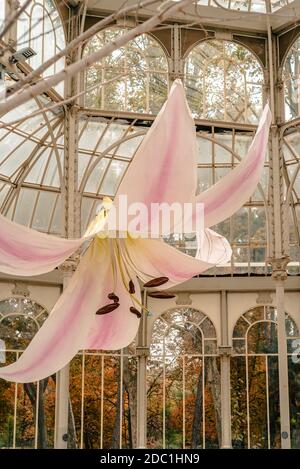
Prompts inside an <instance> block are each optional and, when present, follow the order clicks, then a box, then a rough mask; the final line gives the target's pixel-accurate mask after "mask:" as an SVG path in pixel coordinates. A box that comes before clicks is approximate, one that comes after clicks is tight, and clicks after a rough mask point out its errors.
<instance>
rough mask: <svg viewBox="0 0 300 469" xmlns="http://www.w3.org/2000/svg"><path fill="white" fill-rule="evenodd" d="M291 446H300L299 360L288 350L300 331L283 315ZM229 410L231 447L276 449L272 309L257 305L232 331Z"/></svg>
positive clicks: (275, 353) (277, 421)
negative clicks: (286, 352)
mask: <svg viewBox="0 0 300 469" xmlns="http://www.w3.org/2000/svg"><path fill="white" fill-rule="evenodd" d="M285 324H286V339H287V350H288V363H289V391H290V415H291V439H292V447H300V446H299V445H300V441H299V431H300V418H299V411H300V393H299V379H300V364H299V363H294V361H295V360H293V356H292V354H293V352H295V348H296V346H297V344H298V341H297V339H298V338H299V331H298V328H297V326H296V324H295V322H294V321H293V320H292V319H291V318H290V316H288V315H287V314H286V322H285ZM233 351H234V356H233V357H232V360H231V414H232V442H233V447H234V448H280V441H281V440H280V407H279V376H278V344H277V312H276V309H275V308H274V307H272V306H258V307H255V308H253V309H250V310H249V311H247V312H246V313H245V314H243V315H242V316H241V317H240V318H239V320H238V321H237V323H236V325H235V328H234V331H233Z"/></svg>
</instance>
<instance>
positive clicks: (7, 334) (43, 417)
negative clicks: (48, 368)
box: [0, 297, 55, 448]
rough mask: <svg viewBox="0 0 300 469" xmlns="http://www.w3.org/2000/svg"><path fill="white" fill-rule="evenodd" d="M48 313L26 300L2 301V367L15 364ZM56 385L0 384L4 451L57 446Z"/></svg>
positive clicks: (48, 381) (0, 434) (0, 436)
mask: <svg viewBox="0 0 300 469" xmlns="http://www.w3.org/2000/svg"><path fill="white" fill-rule="evenodd" d="M47 316H48V312H47V311H46V309H45V308H44V307H43V306H41V305H39V304H38V303H36V302H35V301H33V300H31V299H30V298H26V297H11V298H8V299H4V300H1V301H0V356H1V360H0V362H1V365H9V364H10V363H12V362H14V361H15V360H16V359H17V358H18V357H19V356H20V355H21V353H22V351H23V350H24V349H25V348H26V347H27V345H28V344H29V343H30V342H31V340H32V338H33V337H34V335H35V334H36V332H37V331H38V329H39V328H40V327H41V325H42V324H43V322H44V321H45V320H46V318H47ZM54 419H55V381H54V379H52V378H51V377H49V378H46V379H43V380H42V381H39V382H38V383H26V384H17V383H9V382H7V381H4V380H0V448H1V447H2V448H50V447H53V445H54Z"/></svg>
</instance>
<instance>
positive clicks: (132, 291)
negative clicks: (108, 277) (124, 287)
mask: <svg viewBox="0 0 300 469" xmlns="http://www.w3.org/2000/svg"><path fill="white" fill-rule="evenodd" d="M129 293H130V295H133V294H134V293H135V288H134V283H133V281H132V280H130V281H129Z"/></svg>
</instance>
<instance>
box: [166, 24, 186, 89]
mask: <svg viewBox="0 0 300 469" xmlns="http://www.w3.org/2000/svg"><path fill="white" fill-rule="evenodd" d="M169 71H170V72H169V78H170V86H171V84H172V82H173V81H174V80H176V78H181V79H182V78H183V60H182V59H181V29H180V27H179V26H178V25H177V24H175V25H174V26H173V27H172V29H171V58H170V59H169Z"/></svg>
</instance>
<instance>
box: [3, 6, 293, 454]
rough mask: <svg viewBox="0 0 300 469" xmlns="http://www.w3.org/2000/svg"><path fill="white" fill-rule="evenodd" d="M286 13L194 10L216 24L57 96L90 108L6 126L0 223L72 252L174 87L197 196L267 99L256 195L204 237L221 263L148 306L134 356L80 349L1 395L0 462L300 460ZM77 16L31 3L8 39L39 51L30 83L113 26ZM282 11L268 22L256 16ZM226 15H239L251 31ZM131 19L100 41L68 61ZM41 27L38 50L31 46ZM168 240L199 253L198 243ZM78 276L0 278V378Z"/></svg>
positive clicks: (139, 51) (146, 46) (108, 66)
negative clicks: (34, 455)
mask: <svg viewBox="0 0 300 469" xmlns="http://www.w3.org/2000/svg"><path fill="white" fill-rule="evenodd" d="M65 3H67V2H65ZM110 3H112V4H113V5H115V4H116V5H117V0H114V1H113V2H110ZM296 3H297V2H296V1H295V2H289V1H284V2H283V1H282V2H281V1H275V0H274V1H273V0H272V1H263V0H261V1H260V0H255V1H247V2H233V1H222V2H221V1H219V0H218V1H216V0H205V1H204V0H203V1H201V2H200V4H199V8H201V11H204V10H205V11H206V12H207V14H208V15H209V17H210V18H212V19H213V18H215V19H218V21H216V22H215V23H213V22H212V23H209V25H208V26H206V25H205V24H204V25H203V24H201V25H200V24H198V23H199V22H198V23H197V22H196V24H194V23H193V25H189V24H187V23H186V22H184V20H183V19H182V18H177V19H178V21H177V20H176V24H173V22H169V23H166V24H164V25H162V26H161V27H160V28H157V29H156V30H155V31H152V32H151V34H149V35H143V36H140V37H137V38H136V39H135V40H134V41H132V42H130V43H129V44H127V45H126V46H125V47H124V48H123V49H121V50H118V51H115V52H114V53H113V54H112V55H111V56H109V57H107V58H105V59H104V60H103V61H102V62H101V63H96V64H94V65H93V66H91V67H90V68H89V69H87V70H86V71H85V74H83V75H82V76H78V77H75V78H73V79H71V80H67V81H66V82H65V83H64V90H65V91H64V92H65V96H70V95H71V94H72V93H73V94H74V93H75V91H78V90H79V91H80V90H83V89H86V90H87V89H89V88H90V87H93V90H91V91H88V92H87V94H86V95H85V98H84V99H82V100H81V99H79V100H78V101H77V102H75V103H73V104H71V105H68V106H60V107H59V108H57V109H56V110H55V112H52V111H47V112H46V111H44V112H43V113H42V114H39V115H38V116H35V117H31V118H29V119H27V120H25V121H19V122H15V121H16V120H18V119H20V118H22V117H24V115H30V114H31V113H32V112H34V111H35V110H37V109H40V108H41V107H44V106H46V105H49V104H51V103H52V102H53V100H55V101H57V102H61V101H62V100H63V88H62V87H59V88H57V89H56V90H50V91H49V93H47V96H46V95H43V96H40V97H38V98H36V99H35V100H32V101H30V102H28V103H27V104H26V105H23V106H22V107H19V108H17V109H15V110H13V111H11V112H10V113H9V114H7V115H5V116H1V117H0V120H1V122H3V123H4V124H5V125H4V127H3V128H1V129H0V210H1V213H3V214H4V215H5V216H7V217H9V218H11V219H13V220H15V221H17V222H19V223H23V224H25V225H28V226H31V227H33V228H35V229H38V230H41V231H44V232H47V233H52V234H56V235H62V236H68V237H75V236H79V235H80V233H82V232H83V231H84V230H85V229H86V226H87V224H88V223H89V221H90V220H91V218H92V216H93V215H94V213H95V211H96V210H97V206H98V204H99V203H100V202H101V199H102V197H103V196H104V195H109V196H111V197H113V196H114V194H115V192H116V190H117V188H118V186H119V184H120V182H121V180H122V178H123V176H124V174H125V173H126V170H127V169H128V167H129V165H130V162H131V160H132V159H133V158H134V155H135V151H136V149H137V148H138V146H139V144H140V142H141V141H142V139H143V137H144V135H145V134H146V133H147V131H148V129H149V127H150V126H151V125H152V122H153V120H154V117H155V115H156V114H157V112H158V111H159V109H160V107H161V106H162V104H163V101H164V99H165V97H166V96H167V90H168V87H169V85H170V84H171V83H172V80H173V79H174V78H177V77H180V78H182V79H183V80H184V83H185V86H186V91H187V97H188V100H189V103H190V106H191V108H192V112H193V113H194V117H195V125H196V131H197V144H198V150H199V151H198V161H197V164H198V174H199V178H198V189H199V192H200V191H202V190H205V189H206V188H208V187H209V186H210V185H212V184H214V183H215V182H217V181H218V180H219V179H221V178H222V177H223V176H224V175H225V174H226V173H228V172H229V171H230V170H231V169H232V168H233V167H234V166H235V165H236V164H237V163H238V162H239V161H240V160H241V159H242V158H243V157H244V155H245V154H246V152H247V149H248V147H249V144H250V142H251V138H252V136H253V133H254V131H255V129H256V124H257V120H258V117H259V115H260V112H261V109H262V106H263V104H264V103H265V102H266V100H269V102H270V106H271V110H272V116H273V120H272V128H271V135H270V145H269V152H268V155H267V158H266V163H265V169H264V173H263V177H262V180H261V181H260V185H259V187H258V188H257V190H256V192H255V193H254V194H253V196H252V197H251V199H250V200H249V201H248V202H247V204H246V205H245V206H244V207H243V208H242V209H241V210H240V211H239V212H238V213H237V214H235V215H234V216H233V217H231V219H230V220H226V221H224V222H223V223H221V224H220V225H218V226H216V227H214V229H215V230H216V231H218V232H220V233H222V234H224V235H225V236H226V237H227V238H228V239H229V240H230V242H231V245H232V248H233V257H232V261H231V263H230V265H227V266H224V267H218V268H214V269H212V270H211V271H208V272H206V273H205V274H204V275H202V276H200V278H194V279H192V280H191V281H189V282H187V283H186V284H184V285H183V286H180V287H178V289H177V290H175V291H174V293H175V295H176V296H175V299H174V300H167V301H166V300H164V301H160V300H157V299H151V298H147V297H146V294H145V295H144V301H145V302H147V308H148V309H149V310H150V314H149V315H147V316H146V315H145V316H143V318H142V321H141V327H140V330H139V333H138V335H137V337H136V340H135V342H134V343H133V344H131V346H130V347H128V348H127V349H125V350H121V351H113V352H111V353H104V352H102V351H98V352H95V351H82V352H80V353H79V354H78V355H77V356H76V357H75V358H74V359H73V361H72V362H71V363H70V365H69V366H67V367H66V368H65V369H64V370H62V371H60V372H59V373H57V375H56V376H53V377H50V378H49V379H47V380H43V381H42V382H40V383H35V384H32V383H31V384H30V385H25V386H24V385H20V384H17V385H12V384H10V383H6V382H4V381H1V383H0V387H1V392H0V446H1V447H13V448H19V447H35V448H37V447H54V446H55V447H58V448H67V447H69V448H71V447H73V448H74V447H77V448H110V447H114V448H124V447H145V446H149V447H154V448H164V447H176V448H194V447H198V448H209V447H223V448H230V447H235V448H237V447H243V448H246V447H256V448H273V447H274V448H279V447H282V448H289V447H294V448H299V447H300V438H299V435H300V421H299V415H300V412H299V408H300V387H299V386H300V369H299V363H296V362H295V361H294V360H293V358H294V355H292V354H293V352H294V350H295V349H296V347H297V344H298V342H297V341H299V332H298V331H299V330H300V310H299V304H300V301H299V300H300V286H299V275H300V229H299V226H300V146H299V142H300V136H299V126H300V115H299V99H298V98H299V96H298V94H299V91H298V88H299V86H298V80H299V64H298V62H299V54H300V53H299V50H300V41H299V38H298V37H299V34H300V28H299V26H298V24H296V23H293V25H292V26H291V25H287V26H285V25H284V23H285V18H286V23H288V22H289V21H288V18H289V16H288V12H289V11H290V7H291V8H292V6H295V8H296V7H297V5H296ZM86 4H87V9H86V10H85V11H84V10H83V11H81V12H80V13H79V14H78V11H76V10H74V8H73V7H70V6H66V5H65V6H63V7H62V6H61V5H59V8H56V5H55V3H54V0H45V1H42V2H38V1H37V0H34V1H33V2H32V5H31V8H33V10H30V9H29V8H28V9H27V10H26V13H25V14H24V15H23V16H24V23H22V22H21V19H22V18H21V19H20V22H19V23H20V24H19V26H18V28H17V29H14V28H12V30H11V31H10V33H9V36H8V37H7V38H5V40H6V41H8V42H9V43H10V44H15V45H17V44H18V45H19V46H21V45H22V42H21V41H23V43H24V44H25V43H26V45H31V47H33V49H37V52H38V55H37V56H36V57H35V58H34V59H32V60H33V61H32V62H30V63H29V66H28V65H27V68H26V67H25V68H24V70H23V73H29V72H30V70H31V66H32V67H33V68H34V67H36V66H37V65H38V64H39V63H41V62H42V61H44V60H45V59H46V58H47V57H48V55H47V54H50V52H51V55H52V54H53V53H54V52H55V51H59V50H60V49H61V48H62V47H63V45H64V43H65V42H68V41H70V40H72V38H74V37H76V35H78V33H79V31H80V28H81V26H80V21H79V20H81V19H82V18H85V19H86V22H87V24H93V22H95V21H96V20H97V18H100V17H101V15H104V14H106V13H103V11H105V10H106V8H105V5H104V6H103V11H100V10H99V11H97V9H96V10H95V5H93V10H89V2H87V3H86ZM94 4H95V2H94ZM103 4H105V2H103ZM113 5H111V6H110V9H113ZM4 6H5V9H6V14H7V12H8V11H9V9H10V8H11V7H10V2H5V5H4V2H1V1H0V20H1V19H2V18H3V17H4V14H5V11H4ZM37 9H38V11H39V12H41V11H43V13H41V14H42V19H43V20H42V21H41V22H39V24H38V25H37V26H36V27H35V28H34V27H31V33H30V34H31V36H28V34H27V32H28V28H27V30H26V31H25V29H26V27H25V26H24V25H25V24H27V25H28V24H30V22H31V24H33V22H34V17H35V16H36V11H37ZM203 9H204V10H203ZM224 9H226V11H225V10H224ZM233 10H239V11H238V12H237V11H235V12H234V11H233ZM107 11H109V8H108V9H107ZM276 11H277V12H278V14H277V16H276V13H274V15H271V16H269V17H268V18H269V21H266V22H263V21H264V17H263V16H262V15H258V14H257V13H259V12H269V13H271V12H276ZM295 11H296V10H295ZM58 13H60V16H59V14H58ZM146 13H147V12H146ZM39 14H40V13H39ZM228 14H230V15H231V14H232V15H233V16H232V23H230V21H229V20H228V18H229V17H228ZM236 14H238V15H242V14H244V15H246V16H247V15H248V16H247V18H246V22H244V23H243V21H244V20H243V18H241V20H240V23H239V20H238V19H235V18H238V17H237V16H236ZM223 15H225V16H224V18H225V19H226V18H227V20H228V21H227V22H226V21H225V22H224V18H223ZM226 15H227V16H226ZM285 15H286V16H285ZM95 18H96V20H95ZM230 18H231V17H230ZM248 18H250V19H249V23H248V26H249V30H246V29H245V28H246V27H247V21H248V20H247V19H248ZM262 18H263V21H262ZM22 21H23V19H22ZM135 21H136V18H124V21H123V20H122V21H120V22H119V23H118V24H115V25H114V26H112V27H110V28H107V29H105V30H103V31H101V32H100V33H99V34H97V36H95V37H94V38H92V39H91V40H90V41H89V42H88V43H87V44H85V47H83V48H82V49H81V48H80V49H79V50H78V51H75V52H74V55H72V54H71V55H70V56H68V57H67V59H68V61H69V62H71V61H72V60H75V59H76V54H87V53H88V52H91V51H93V50H95V48H98V47H101V46H102V45H103V44H105V43H106V42H107V41H109V40H111V39H112V38H114V37H115V36H116V35H118V34H122V33H123V32H124V31H125V28H129V27H132V26H134V24H135ZM279 21H280V22H281V23H280V24H281V26H280V27H279V26H278V27H277V29H276V25H278V24H279V23H278V22H279ZM63 23H64V24H63ZM232 24H235V26H234V27H233V26H232ZM239 24H243V28H242V27H241V28H240V29H239ZM271 25H272V27H273V29H272V28H271ZM83 27H84V26H83ZM22 28H23V29H22ZM39 28H42V32H44V33H47V34H46V38H47V39H46V38H45V34H44V35H43V34H42V36H39V34H37V35H36V36H39V37H37V38H35V37H34V34H35V30H38V31H40V29H39ZM29 29H30V28H29ZM258 30H259V32H258ZM40 32H41V31H40ZM25 33H26V34H25ZM63 33H64V36H63ZM13 41H17V42H13ZM48 45H50V46H51V47H50V46H49V49H47V46H48ZM62 66H63V64H62V63H57V64H56V67H57V68H53V69H51V70H50V71H51V73H54V72H55V71H57V70H58V69H59V68H60V67H62ZM124 73H125V74H126V73H127V74H128V75H127V76H126V77H122V78H119V79H118V80H117V81H115V82H112V83H110V84H106V85H105V84H104V86H102V87H101V86H100V85H101V83H103V82H106V81H108V80H110V79H111V78H112V77H115V76H118V75H120V74H124ZM95 85H97V86H95ZM98 85H99V86H98ZM74 90H75V91H74ZM149 171H151V164H149ZM169 241H170V242H171V243H172V244H174V245H176V246H177V247H178V248H179V249H183V250H185V251H186V252H189V253H191V254H192V253H193V249H194V245H193V240H187V239H185V240H183V239H177V238H172V239H170V240H169ZM74 267H75V261H74V260H72V259H71V260H68V261H67V262H66V263H65V264H64V265H63V266H62V268H61V269H60V270H59V271H54V272H52V273H51V274H49V275H46V276H41V277H37V278H35V279H29V280H28V279H27V282H25V281H24V279H11V278H7V277H5V276H2V277H1V278H0V349H1V351H0V361H1V363H9V362H10V361H12V360H14V359H15V358H16V357H17V356H18V355H19V354H20V353H22V348H23V347H24V346H25V345H26V344H27V342H28V340H30V338H31V337H32V335H33V334H34V331H35V330H36V329H37V327H39V324H40V322H41V321H39V319H44V317H46V315H47V314H48V312H49V311H50V310H51V308H52V306H53V304H54V303H55V301H56V299H57V297H58V296H59V294H60V292H61V290H62V288H64V287H65V286H66V285H67V282H68V280H69V278H70V276H71V275H72V273H73V271H74ZM244 277H245V278H244ZM40 305H44V306H40Z"/></svg>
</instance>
